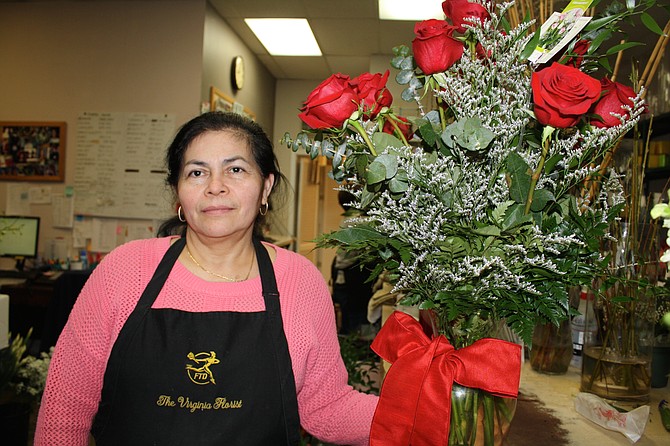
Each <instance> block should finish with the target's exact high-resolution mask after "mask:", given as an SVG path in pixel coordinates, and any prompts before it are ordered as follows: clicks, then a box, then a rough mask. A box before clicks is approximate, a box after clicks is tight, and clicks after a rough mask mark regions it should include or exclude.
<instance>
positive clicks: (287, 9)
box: [207, 0, 307, 18]
mask: <svg viewBox="0 0 670 446" xmlns="http://www.w3.org/2000/svg"><path fill="white" fill-rule="evenodd" d="M207 1H208V2H209V3H211V4H212V6H214V8H215V9H216V10H217V11H218V12H219V14H221V15H222V16H223V17H237V18H245V17H254V18H261V17H281V18H290V17H306V16H307V11H306V10H305V7H304V6H303V2H302V0H281V1H277V0H207Z"/></svg>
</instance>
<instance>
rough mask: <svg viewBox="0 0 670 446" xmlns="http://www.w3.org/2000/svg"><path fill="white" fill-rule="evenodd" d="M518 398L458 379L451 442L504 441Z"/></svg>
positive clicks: (464, 445) (488, 444)
mask: <svg viewBox="0 0 670 446" xmlns="http://www.w3.org/2000/svg"><path fill="white" fill-rule="evenodd" d="M516 401H517V400H516V398H502V397H498V396H494V395H492V394H490V393H488V392H486V391H484V390H482V389H473V388H470V387H464V386H461V385H459V384H457V383H454V385H453V387H452V389H451V421H450V428H449V446H475V445H477V446H498V445H502V444H503V442H504V440H505V437H506V436H507V433H508V431H509V428H510V423H511V422H512V417H513V416H514V412H515V410H516Z"/></svg>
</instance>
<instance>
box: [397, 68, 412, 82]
mask: <svg viewBox="0 0 670 446" xmlns="http://www.w3.org/2000/svg"><path fill="white" fill-rule="evenodd" d="M412 77H414V70H401V71H399V72H398V74H396V76H395V80H396V82H397V83H399V84H400V85H405V84H409V81H410V80H411V79H412Z"/></svg>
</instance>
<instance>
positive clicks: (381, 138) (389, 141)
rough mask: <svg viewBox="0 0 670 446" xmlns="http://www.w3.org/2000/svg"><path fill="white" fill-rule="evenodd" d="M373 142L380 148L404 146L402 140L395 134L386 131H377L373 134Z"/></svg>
mask: <svg viewBox="0 0 670 446" xmlns="http://www.w3.org/2000/svg"><path fill="white" fill-rule="evenodd" d="M372 143H373V144H374V146H375V147H377V148H378V149H382V150H383V149H387V148H389V147H395V148H399V147H402V146H403V144H402V142H401V141H400V140H399V139H398V138H396V137H395V136H393V135H390V134H388V133H384V132H375V133H374V134H373V135H372Z"/></svg>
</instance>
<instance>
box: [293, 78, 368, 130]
mask: <svg viewBox="0 0 670 446" xmlns="http://www.w3.org/2000/svg"><path fill="white" fill-rule="evenodd" d="M358 102H359V99H358V95H357V94H356V92H355V91H354V89H353V88H352V86H351V84H350V83H349V76H346V75H344V74H340V73H336V74H333V75H332V76H330V77H329V78H328V79H326V80H325V81H323V82H321V84H319V86H318V87H316V88H315V89H314V91H312V92H311V93H310V94H309V96H308V97H307V100H306V101H305V103H304V105H303V107H302V108H301V110H302V113H300V114H299V115H298V117H299V118H300V119H302V121H303V122H304V123H305V124H307V125H308V126H310V127H311V128H313V129H328V128H339V127H342V124H344V121H346V120H347V119H348V118H349V117H350V116H351V114H352V113H353V112H354V111H356V110H357V109H358Z"/></svg>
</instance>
